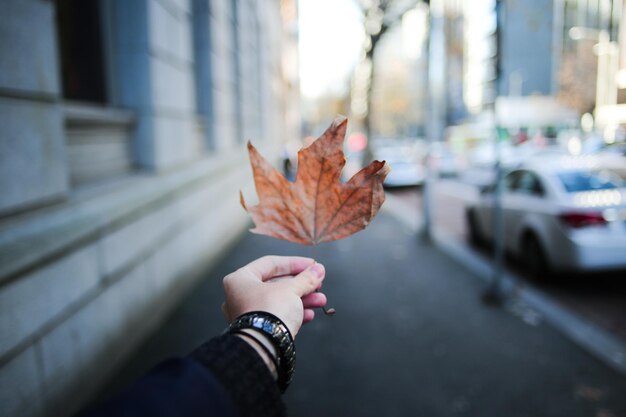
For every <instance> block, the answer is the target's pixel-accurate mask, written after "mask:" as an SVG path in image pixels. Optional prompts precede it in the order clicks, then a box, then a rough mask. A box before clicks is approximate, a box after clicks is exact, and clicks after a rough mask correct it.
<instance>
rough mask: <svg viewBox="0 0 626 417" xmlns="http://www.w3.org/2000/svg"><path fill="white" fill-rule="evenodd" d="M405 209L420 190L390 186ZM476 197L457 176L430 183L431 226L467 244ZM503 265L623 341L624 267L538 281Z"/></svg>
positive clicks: (418, 200)
mask: <svg viewBox="0 0 626 417" xmlns="http://www.w3.org/2000/svg"><path fill="white" fill-rule="evenodd" d="M390 194H391V195H393V196H394V197H397V198H398V200H399V201H400V202H401V203H402V204H403V205H404V206H405V207H406V210H416V211H417V213H418V215H419V213H421V209H422V193H421V189H419V188H406V189H395V190H390ZM476 198H478V187H477V186H475V185H472V184H471V183H470V182H469V181H464V179H463V178H460V179H445V180H438V181H437V182H436V183H435V185H434V186H433V210H432V211H433V222H434V226H435V227H436V228H437V229H439V230H443V231H445V233H446V234H447V235H449V236H451V237H452V238H454V239H458V241H460V242H465V243H466V244H467V245H468V246H470V245H469V243H468V242H469V239H468V237H467V225H466V224H465V211H464V210H465V207H466V205H467V204H468V203H470V202H472V201H474V200H475V199H476ZM472 249H473V250H474V253H475V254H476V255H477V256H480V257H482V258H484V259H489V258H490V257H491V256H492V255H491V250H490V248H476V247H472ZM506 267H507V269H508V270H509V271H511V272H513V273H514V274H515V275H516V276H519V277H521V278H522V279H523V284H524V285H529V286H533V287H535V288H538V289H540V290H541V291H543V292H545V293H547V294H549V295H550V296H551V297H553V298H554V299H556V300H557V301H558V302H559V303H561V304H563V305H565V306H567V307H568V308H570V309H572V310H573V311H574V312H576V313H578V314H580V315H582V316H584V317H586V318H588V319H590V320H591V321H593V322H594V323H596V324H598V325H599V326H601V327H602V328H604V329H605V330H608V331H609V332H611V333H613V334H615V335H617V336H619V337H621V338H622V339H623V340H624V341H626V279H624V277H625V276H626V271H612V272H602V273H593V274H590V273H587V274H582V273H581V274H576V273H568V274H565V275H561V276H557V277H555V278H554V279H552V280H551V281H539V280H536V279H533V277H531V276H529V275H528V273H527V272H526V271H525V270H524V268H523V267H522V266H521V265H520V264H519V263H518V262H517V261H516V260H515V259H512V258H510V257H509V258H508V259H507V263H506Z"/></svg>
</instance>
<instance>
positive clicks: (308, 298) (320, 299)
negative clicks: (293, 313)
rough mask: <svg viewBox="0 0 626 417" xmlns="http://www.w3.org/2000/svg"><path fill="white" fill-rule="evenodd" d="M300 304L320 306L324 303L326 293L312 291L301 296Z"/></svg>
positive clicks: (307, 306) (311, 306) (305, 306)
mask: <svg viewBox="0 0 626 417" xmlns="http://www.w3.org/2000/svg"><path fill="white" fill-rule="evenodd" d="M302 305H303V306H304V308H305V309H307V308H309V309H310V308H322V307H324V306H325V305H326V295H324V294H323V293H321V292H313V293H311V294H309V295H305V296H304V297H302Z"/></svg>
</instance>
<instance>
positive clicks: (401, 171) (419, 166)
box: [373, 140, 426, 187]
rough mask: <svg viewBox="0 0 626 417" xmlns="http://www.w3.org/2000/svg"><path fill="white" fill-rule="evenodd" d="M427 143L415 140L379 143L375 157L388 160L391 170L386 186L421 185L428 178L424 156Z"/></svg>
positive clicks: (375, 149)
mask: <svg viewBox="0 0 626 417" xmlns="http://www.w3.org/2000/svg"><path fill="white" fill-rule="evenodd" d="M425 149H426V145H425V144H424V143H423V142H420V141H415V142H408V141H393V140H388V141H387V143H383V144H377V146H375V147H374V151H373V152H374V158H375V159H378V160H380V161H383V160H384V161H387V163H388V164H389V166H390V167H391V171H390V172H389V174H388V175H387V177H386V178H385V182H384V184H383V185H384V186H385V187H407V186H415V185H421V184H423V183H424V180H425V179H426V168H425V166H424V162H423V159H424V156H425V154H426V151H425Z"/></svg>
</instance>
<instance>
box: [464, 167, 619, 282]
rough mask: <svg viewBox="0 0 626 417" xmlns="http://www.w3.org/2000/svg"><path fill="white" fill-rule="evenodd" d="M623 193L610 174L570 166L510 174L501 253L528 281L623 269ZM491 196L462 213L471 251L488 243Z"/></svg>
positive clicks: (504, 196)
mask: <svg viewBox="0 0 626 417" xmlns="http://www.w3.org/2000/svg"><path fill="white" fill-rule="evenodd" d="M624 168H625V169H626V167H624ZM624 187H625V183H624V180H623V179H622V178H620V176H618V175H616V171H615V170H613V169H607V168H604V167H602V166H600V165H598V164H597V163H592V161H591V162H590V161H589V160H582V161H581V160H577V159H576V158H570V159H567V158H561V159H560V160H558V162H555V161H553V163H551V164H546V163H542V164H535V165H531V164H528V165H526V166H525V167H523V168H520V169H515V170H513V171H511V172H509V173H508V174H507V175H506V176H505V178H504V184H503V188H504V190H503V193H502V208H503V216H504V225H505V226H504V247H505V249H506V250H507V251H508V252H509V253H511V254H513V255H514V256H515V257H517V258H518V259H519V260H521V262H522V263H523V265H524V266H525V267H527V268H528V269H529V270H530V272H532V274H533V276H534V277H539V276H542V275H545V274H546V273H547V272H550V271H564V270H577V271H590V270H595V269H620V268H626V189H625V188H624ZM493 189H494V187H493V186H492V187H490V188H489V189H486V190H484V191H483V192H482V193H481V198H480V199H479V201H478V202H476V203H475V204H472V205H470V206H469V207H468V208H467V211H466V221H467V226H468V231H469V235H470V238H471V239H472V240H473V241H474V242H477V243H480V242H486V241H492V240H493V235H494V233H493V205H494V195H495V194H494V193H493Z"/></svg>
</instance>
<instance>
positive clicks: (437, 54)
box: [0, 0, 626, 417]
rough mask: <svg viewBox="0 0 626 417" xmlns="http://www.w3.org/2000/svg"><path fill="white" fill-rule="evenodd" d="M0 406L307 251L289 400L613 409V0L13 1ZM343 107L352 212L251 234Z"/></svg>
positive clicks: (621, 318)
mask: <svg viewBox="0 0 626 417" xmlns="http://www.w3.org/2000/svg"><path fill="white" fill-rule="evenodd" d="M0 6H1V9H0V10H1V14H0V126H2V130H1V131H0V190H1V191H0V415H1V416H70V415H73V414H75V413H76V412H77V411H78V410H80V409H81V408H83V407H85V406H86V405H88V404H90V403H93V402H94V401H97V400H98V399H102V398H106V396H108V395H110V393H112V392H115V391H116V390H118V389H120V388H121V387H123V386H124V385H125V384H127V383H129V382H130V381H132V380H133V379H135V378H137V377H138V376H140V375H141V374H142V373H144V372H145V371H146V370H148V369H149V368H150V367H152V366H154V365H155V364H156V363H157V362H158V361H159V360H162V359H164V358H166V357H168V356H172V355H184V354H186V353H188V352H189V351H190V350H191V349H193V348H194V347H195V346H197V345H198V344H199V343H201V342H202V341H203V340H206V339H207V338H208V337H211V336H213V335H216V334H218V333H219V332H220V331H221V330H222V329H223V327H224V326H225V323H224V320H223V318H222V317H221V313H220V310H219V306H220V304H221V302H222V297H223V296H222V290H221V278H222V277H223V276H224V275H225V274H227V273H229V272H231V271H232V270H234V269H236V268H238V267H240V266H241V265H243V264H244V263H247V262H249V261H251V260H252V259H254V258H256V257H259V256H262V255H266V254H279V255H288V254H299V255H304V256H313V255H315V257H316V258H317V259H318V260H319V261H320V262H322V263H324V264H325V265H326V268H327V279H326V281H325V291H326V293H327V294H328V296H329V303H330V305H332V306H333V307H335V308H336V309H337V311H338V313H337V315H336V316H334V317H332V318H328V317H324V316H323V315H321V314H318V318H317V319H316V320H315V322H314V323H313V324H311V325H309V326H308V327H307V328H305V329H304V330H303V332H302V334H301V335H299V339H298V350H299V351H298V354H299V358H298V361H299V365H298V370H297V374H296V378H295V381H294V384H293V386H292V387H291V388H290V390H289V391H288V393H287V395H286V402H287V405H288V407H289V410H290V412H291V415H294V416H320V415H323V416H369V415H371V416H374V415H376V416H379V415H385V416H416V415H428V416H454V415H468V416H494V417H495V416H500V417H501V416H507V417H510V416H520V417H521V416H528V417H531V416H565V417H573V416H593V417H619V416H626V396H625V395H624V393H626V2H625V1H624V0H524V1H521V0H471V1H470V0H431V1H419V0H259V1H255V0H130V1H124V0H91V1H85V0H49V1H44V0H2V1H0ZM340 114H342V115H346V116H348V118H349V128H348V134H347V136H346V141H345V153H346V156H347V158H348V162H347V165H346V168H345V170H344V177H345V178H349V177H350V176H351V175H352V174H354V173H355V172H357V170H358V169H359V168H360V167H362V166H363V164H365V163H368V162H369V161H371V160H372V159H381V160H382V159H384V160H386V161H388V162H389V163H390V165H391V167H392V172H391V174H390V175H389V177H388V179H387V181H386V184H385V185H386V189H387V201H386V202H385V205H384V207H383V211H382V212H381V214H380V215H379V216H378V217H377V218H376V219H375V220H374V222H373V224H372V225H371V226H370V227H369V228H368V229H367V230H365V231H363V232H361V233H359V234H357V235H355V236H353V237H350V238H348V239H345V240H343V241H338V242H334V243H330V244H322V245H320V247H319V248H317V249H316V251H315V252H312V251H311V249H310V248H308V247H301V246H298V245H294V244H290V243H286V242H281V241H277V240H274V239H271V238H268V237H263V236H252V235H250V234H249V233H248V232H247V230H248V229H249V227H250V220H249V218H248V216H247V215H246V213H245V212H244V210H243V209H242V208H241V207H240V206H239V197H238V193H239V190H243V192H244V194H245V195H246V197H247V198H248V197H252V196H253V195H254V186H253V183H252V175H251V171H250V168H249V164H248V159H247V152H246V149H245V148H246V147H245V144H246V141H248V140H251V141H252V143H254V145H255V146H256V147H257V148H259V150H260V151H261V153H262V154H263V155H265V156H266V157H268V158H269V159H270V160H271V161H272V162H273V163H274V164H275V166H276V167H277V168H278V169H280V170H281V171H282V172H284V174H285V176H287V177H288V178H290V179H293V178H294V176H295V172H296V170H297V151H298V150H299V149H300V148H301V147H302V146H306V145H307V144H309V143H310V142H311V141H312V140H314V139H315V138H316V137H318V136H319V135H320V134H321V133H322V132H323V131H324V129H325V128H326V127H328V125H329V124H330V123H331V122H332V120H333V119H334V118H335V117H336V116H337V115H340Z"/></svg>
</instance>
